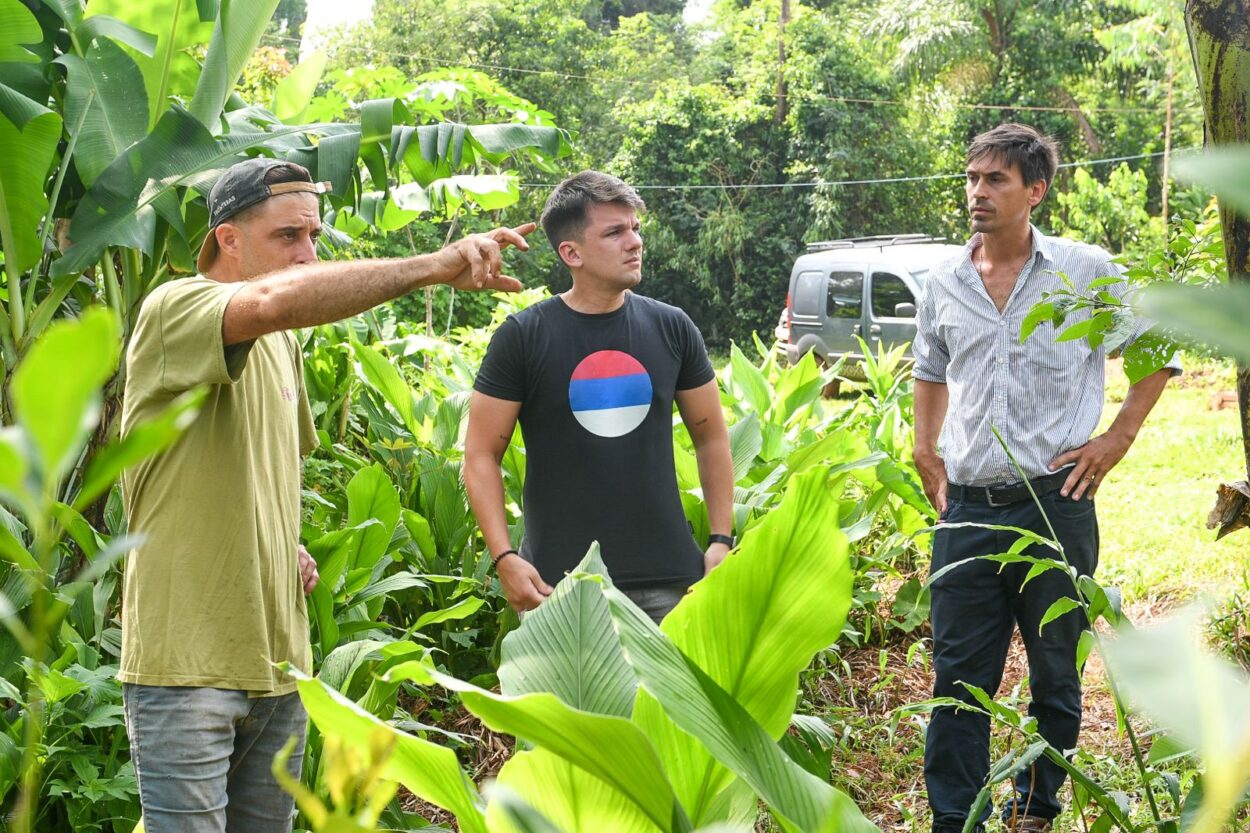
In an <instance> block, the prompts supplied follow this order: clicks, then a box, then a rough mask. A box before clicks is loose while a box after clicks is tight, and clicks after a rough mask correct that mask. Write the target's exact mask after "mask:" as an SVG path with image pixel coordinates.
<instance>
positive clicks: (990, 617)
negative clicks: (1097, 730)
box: [924, 492, 1098, 833]
mask: <svg viewBox="0 0 1250 833" xmlns="http://www.w3.org/2000/svg"><path fill="white" fill-rule="evenodd" d="M1041 502H1042V506H1043V507H1044V508H1045V510H1046V514H1047V516H1048V517H1049V518H1050V522H1051V524H1052V525H1053V526H1054V528H1055V534H1056V535H1057V536H1058V538H1059V541H1060V543H1061V544H1062V545H1063V548H1064V552H1065V553H1066V555H1067V558H1068V561H1069V563H1071V565H1072V566H1073V567H1075V568H1076V569H1077V571H1078V572H1079V573H1080V574H1081V575H1089V576H1092V575H1093V574H1094V569H1095V567H1097V565H1098V519H1097V517H1096V516H1095V513H1094V505H1093V502H1092V501H1088V500H1081V501H1073V500H1070V499H1068V498H1065V497H1063V496H1062V495H1060V494H1059V493H1058V492H1052V493H1051V494H1049V495H1046V496H1045V497H1043V498H1042V499H1041ZM943 520H945V521H946V522H948V523H959V522H974V523H984V524H1005V525H1010V526H1016V527H1021V528H1023V529H1029V530H1032V531H1034V532H1037V533H1039V534H1041V535H1044V536H1046V537H1048V538H1049V537H1050V533H1049V531H1048V530H1047V528H1046V522H1045V520H1044V519H1043V518H1042V516H1041V513H1039V512H1038V510H1037V506H1036V505H1035V504H1034V503H1033V501H1032V500H1028V501H1022V502H1020V503H1014V504H1011V505H1009V506H1000V507H992V506H989V505H987V504H983V503H973V502H967V501H951V502H950V503H949V504H948V506H947V512H946V515H945V516H944V518H943ZM1018 537H1019V536H1018V535H1016V534H1015V533H1013V532H1000V531H997V530H992V529H979V528H975V527H968V528H963V529H947V530H940V531H938V532H937V533H936V534H935V535H934V538H933V566H932V570H933V571H934V572H936V571H937V570H940V569H941V568H943V567H945V566H946V565H948V564H953V563H955V562H957V561H962V560H966V559H971V558H974V556H978V555H991V554H994V553H1003V552H1006V551H1007V550H1008V549H1009V548H1010V547H1011V545H1012V544H1013V543H1015V541H1016V539H1017V538H1018ZM1025 552H1026V553H1027V554H1029V555H1034V556H1038V557H1043V558H1044V557H1051V556H1057V553H1055V552H1054V550H1051V549H1049V548H1047V547H1039V546H1032V547H1029V548H1028V549H1027V550H1025ZM1029 568H1030V565H1029V564H1008V565H1006V566H1005V567H1001V568H1000V566H999V565H998V564H996V563H994V562H992V561H986V560H984V559H978V560H972V561H969V562H968V563H967V564H964V565H962V566H960V567H958V568H956V569H954V570H952V571H951V572H949V573H947V574H946V575H944V576H942V577H941V578H939V579H938V580H937V581H936V582H934V584H933V587H932V619H933V667H934V673H935V675H936V679H935V682H934V686H933V694H934V696H935V697H957V698H959V699H960V700H964V701H966V702H969V703H973V702H974V700H973V698H972V696H971V695H970V694H969V693H968V691H967V690H966V689H965V688H964V687H963V686H962V685H959V683H960V682H961V681H962V682H966V683H970V684H972V685H975V686H977V687H979V688H982V689H984V690H985V691H986V692H987V693H988V694H990V695H991V696H993V695H994V694H995V693H996V692H997V691H998V686H999V684H1000V683H1001V682H1002V678H1003V666H1004V665H1005V663H1006V660H1007V649H1008V647H1009V646H1010V644H1011V636H1012V631H1013V630H1014V629H1015V627H1016V626H1019V628H1020V635H1021V637H1022V638H1023V640H1024V647H1025V651H1026V653H1027V655H1028V659H1029V686H1030V690H1031V692H1032V694H1033V700H1032V703H1030V705H1029V714H1030V715H1031V716H1033V717H1035V718H1037V724H1038V730H1039V732H1040V733H1041V735H1042V737H1044V738H1046V740H1047V741H1048V742H1049V743H1050V744H1051V746H1053V747H1055V748H1056V749H1059V750H1068V749H1072V748H1074V747H1075V746H1076V738H1077V734H1078V733H1079V731H1080V727H1081V677H1080V673H1079V672H1078V671H1077V669H1076V646H1077V641H1078V640H1079V638H1080V635H1081V631H1082V630H1084V629H1085V627H1086V619H1085V616H1084V614H1083V613H1082V612H1081V611H1079V610H1074V611H1071V612H1069V613H1065V614H1064V615H1063V616H1061V617H1059V618H1058V619H1056V620H1054V621H1052V622H1050V623H1048V624H1047V625H1046V629H1045V630H1044V631H1042V633H1041V635H1039V634H1038V624H1039V623H1040V622H1041V620H1042V617H1043V616H1044V615H1045V613H1046V611H1047V609H1048V608H1049V607H1050V605H1051V603H1052V602H1054V601H1055V600H1056V599H1058V598H1059V597H1061V596H1075V593H1076V591H1075V588H1074V587H1073V586H1072V581H1071V580H1070V579H1069V577H1068V576H1067V575H1066V574H1065V573H1064V572H1063V571H1062V570H1049V571H1047V572H1045V573H1043V574H1042V575H1040V576H1038V577H1036V578H1034V579H1033V580H1032V581H1030V582H1029V583H1028V585H1027V586H1025V588H1024V590H1023V591H1021V589H1020V585H1021V583H1022V582H1023V581H1024V578H1025V576H1026V574H1027V573H1028V571H1029ZM989 748H990V723H989V718H988V717H985V716H984V715H981V714H976V713H973V712H967V711H962V710H959V711H957V710H955V709H952V708H942V709H937V710H936V711H934V713H933V719H932V721H930V723H929V730H928V732H927V734H926V737H925V756H924V770H925V783H926V785H927V786H928V791H929V806H930V807H931V808H932V810H933V829H934V831H941V833H957V831H959V830H960V829H962V827H963V824H964V820H965V819H966V818H967V816H968V810H969V808H970V807H971V805H972V802H973V801H974V800H975V798H976V795H977V793H978V792H979V791H980V790H981V788H982V787H983V786H985V780H986V777H987V775H988V774H989V766H990V757H989ZM1063 779H1064V772H1063V770H1062V769H1060V768H1059V767H1058V766H1057V765H1055V764H1054V763H1053V762H1052V761H1050V760H1049V759H1047V758H1046V757H1044V756H1043V757H1041V758H1039V759H1038V760H1037V762H1036V763H1035V764H1033V766H1031V767H1029V768H1028V769H1025V770H1024V771H1023V772H1021V773H1020V774H1019V775H1018V776H1017V777H1016V786H1015V796H1014V798H1013V800H1012V801H1009V802H1008V803H1007V806H1006V807H1004V808H1003V817H1004V818H1009V817H1010V816H1011V814H1012V812H1013V810H1015V811H1017V812H1019V813H1022V814H1023V813H1027V814H1028V815H1032V816H1041V817H1043V818H1054V817H1055V816H1056V815H1058V814H1059V810H1060V805H1059V800H1058V797H1057V794H1058V792H1059V787H1060V786H1061V785H1062V784H1063ZM990 812H991V811H990V809H989V808H988V807H987V808H986V809H985V811H984V812H983V814H982V816H981V818H980V819H979V820H978V821H980V822H983V821H985V819H986V818H988V817H989V815H990Z"/></svg>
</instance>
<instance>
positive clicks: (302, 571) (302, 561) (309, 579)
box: [296, 544, 321, 596]
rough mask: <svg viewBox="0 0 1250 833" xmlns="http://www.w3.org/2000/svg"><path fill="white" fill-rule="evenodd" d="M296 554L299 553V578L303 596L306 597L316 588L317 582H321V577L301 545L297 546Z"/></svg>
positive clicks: (314, 563)
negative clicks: (301, 583) (302, 587)
mask: <svg viewBox="0 0 1250 833" xmlns="http://www.w3.org/2000/svg"><path fill="white" fill-rule="evenodd" d="M296 552H298V553H299V577H300V581H301V582H303V585H304V595H305V596H307V595H308V594H309V593H311V592H312V591H313V589H314V588H315V587H316V586H317V582H319V581H321V575H320V574H319V573H318V572H317V562H316V561H314V560H313V557H312V556H311V555H309V554H308V550H306V549H304V545H303V544H300V545H299V548H298V549H297V550H296Z"/></svg>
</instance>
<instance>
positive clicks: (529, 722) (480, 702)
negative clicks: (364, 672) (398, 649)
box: [387, 662, 690, 831]
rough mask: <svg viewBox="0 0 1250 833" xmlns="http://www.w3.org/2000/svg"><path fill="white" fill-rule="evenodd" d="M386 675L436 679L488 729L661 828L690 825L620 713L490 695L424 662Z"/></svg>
mask: <svg viewBox="0 0 1250 833" xmlns="http://www.w3.org/2000/svg"><path fill="white" fill-rule="evenodd" d="M387 679H390V680H395V679H413V680H416V681H418V682H437V683H438V684H439V685H442V686H443V687H445V688H449V689H451V690H452V691H456V692H459V694H460V697H461V699H462V700H463V701H464V705H465V708H467V709H468V710H469V711H471V712H473V714H475V715H477V716H478V717H479V718H481V720H482V722H483V723H484V724H485V725H486V726H488V727H489V728H491V729H492V730H494V731H496V732H506V733H508V734H510V735H514V736H516V737H518V738H520V739H522V740H524V741H526V742H528V743H532V744H534V745H535V746H538V747H541V748H542V749H544V750H546V751H547V752H550V753H551V754H553V755H557V756H559V757H560V758H561V759H563V760H565V761H567V762H569V763H570V764H572V765H573V766H575V767H578V768H579V769H582V770H585V771H586V772H587V773H589V774H590V775H593V776H594V777H595V778H597V779H599V780H600V781H602V782H604V783H605V784H608V785H610V786H611V787H612V788H613V789H615V790H616V791H617V792H619V793H620V794H621V795H623V796H625V797H626V798H627V799H628V800H629V801H630V802H631V803H632V804H633V805H635V806H636V807H637V808H638V809H639V810H640V811H641V812H642V813H643V814H644V815H645V816H646V817H647V818H648V819H650V820H651V822H652V823H653V824H654V825H656V826H657V827H659V828H660V829H661V830H668V831H688V830H690V821H689V819H688V818H686V814H685V812H684V811H683V810H682V808H681V805H680V804H678V803H677V798H676V796H675V795H674V794H673V788H672V787H671V786H670V785H669V783H668V780H667V779H666V778H665V777H664V769H663V768H662V767H661V766H660V760H659V758H657V757H656V754H655V749H653V748H652V746H651V744H650V743H649V742H648V741H647V738H646V736H645V735H643V734H642V732H641V731H639V729H638V727H637V726H635V725H634V724H633V723H631V722H630V721H628V720H625V719H624V718H620V717H614V716H612V715H603V714H592V713H590V712H585V711H581V710H579V709H575V708H572V707H570V706H568V705H567V704H565V703H564V702H563V701H561V700H560V698H558V697H556V696H555V695H554V694H550V693H548V692H538V693H534V694H523V695H521V696H518V697H508V696H506V695H502V694H495V693H493V692H490V691H486V690H485V689H481V688H478V687H477V686H475V685H472V684H471V683H466V682H463V681H461V680H457V679H456V678H454V677H449V676H448V675H446V674H443V673H441V672H439V671H436V670H434V669H433V668H430V667H429V666H427V665H425V664H424V663H413V662H408V663H403V664H402V665H397V666H395V668H393V669H391V671H390V672H388V674H387ZM522 795H524V796H525V797H526V798H527V800H529V801H530V802H531V803H533V804H537V805H538V806H544V807H550V806H551V802H553V801H556V800H558V797H557V796H556V795H554V794H552V793H550V792H544V794H543V795H541V796H534V795H526V794H525V793H522Z"/></svg>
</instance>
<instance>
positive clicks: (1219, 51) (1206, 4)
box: [1185, 0, 1250, 480]
mask: <svg viewBox="0 0 1250 833" xmlns="http://www.w3.org/2000/svg"><path fill="white" fill-rule="evenodd" d="M1185 28H1186V30H1187V31H1188V32H1189V47H1190V50H1191V51H1192V52H1193V57H1194V69H1195V70H1196V71H1197V73H1198V86H1199V88H1200V90H1201V93H1202V107H1203V111H1204V114H1205V116H1206V144H1208V145H1232V144H1246V143H1250V0H1188V2H1187V3H1186V4H1185ZM1220 222H1221V224H1222V225H1223V227H1224V250H1225V256H1226V258H1227V261H1228V279H1229V281H1230V282H1239V283H1244V284H1246V285H1247V286H1250V217H1247V216H1245V215H1244V214H1240V213H1238V212H1236V211H1234V210H1233V209H1232V207H1231V206H1229V205H1228V204H1227V203H1226V202H1225V201H1224V200H1220ZM1237 404H1238V406H1239V408H1240V413H1241V440H1242V444H1243V448H1244V450H1245V458H1246V460H1245V462H1246V478H1247V479H1248V480H1250V365H1248V364H1247V363H1245V362H1239V363H1238V365H1237Z"/></svg>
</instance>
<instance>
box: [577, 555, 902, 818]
mask: <svg viewBox="0 0 1250 833" xmlns="http://www.w3.org/2000/svg"><path fill="white" fill-rule="evenodd" d="M723 566H724V565H723V564H722V568H723ZM718 569H720V568H718ZM713 574H715V573H713ZM582 580H583V581H588V580H589V579H582ZM605 592H606V594H607V596H608V600H609V602H610V603H611V606H612V618H613V621H614V622H615V623H616V627H617V632H618V633H620V635H621V645H622V647H623V648H624V650H625V656H626V658H627V659H628V660H629V663H630V665H632V666H633V668H634V671H635V672H636V673H637V674H638V678H639V679H640V680H641V681H642V684H643V686H644V688H645V689H646V690H647V691H648V692H650V693H651V694H652V695H653V696H655V697H656V698H657V699H658V700H659V701H660V702H661V703H663V704H664V708H665V709H666V711H667V713H668V715H669V716H670V717H671V718H672V719H673V720H674V721H675V723H676V724H677V725H678V726H680V727H681V729H682V731H685V732H688V733H689V734H690V735H691V736H692V737H695V738H698V740H699V742H700V743H702V744H703V745H704V746H706V748H707V749H708V750H710V751H711V752H712V754H714V755H715V756H716V758H717V759H719V760H720V761H721V762H722V763H723V764H724V765H725V766H726V767H728V768H729V769H730V770H732V771H733V772H735V773H736V774H737V775H739V776H740V777H741V778H742V779H743V780H744V781H746V782H747V783H748V784H750V785H751V788H752V789H754V790H755V791H756V793H757V794H758V795H759V796H760V798H762V799H763V800H764V801H765V802H766V803H767V804H768V805H769V807H770V808H772V810H773V812H774V813H776V814H777V815H779V816H780V817H782V818H783V819H785V820H786V821H787V822H788V823H789V824H791V825H793V826H794V827H797V828H798V829H799V830H803V831H812V832H813V833H814V832H815V831H822V832H823V831H830V833H832V831H838V833H868V832H869V831H875V830H877V828H876V827H875V825H873V824H872V823H871V822H869V821H868V820H867V819H865V818H864V817H863V814H861V813H860V812H859V808H858V807H856V806H855V802H853V801H852V800H851V799H850V798H849V797H848V796H847V795H846V794H845V793H843V792H841V791H840V790H837V789H834V787H832V786H831V785H830V784H828V783H826V782H824V781H822V780H821V779H819V778H817V777H816V776H815V775H812V774H811V773H810V772H808V771H806V770H805V769H803V768H802V767H800V766H799V765H798V764H797V763H795V762H794V761H793V760H791V759H790V758H789V757H788V756H787V755H786V754H785V753H784V752H783V751H782V750H781V747H780V746H778V745H777V743H776V741H775V740H773V738H772V737H771V736H770V733H769V732H768V731H767V730H765V728H764V727H763V726H761V725H760V724H759V723H758V722H757V721H756V720H755V719H754V718H753V717H752V716H751V715H750V714H749V713H748V712H747V710H746V709H744V708H743V707H742V705H741V704H739V703H738V702H737V701H736V700H735V699H734V698H733V697H732V696H731V695H730V694H729V693H728V692H726V691H725V689H723V688H721V687H720V686H719V685H717V684H716V682H715V681H714V680H713V679H712V678H710V677H709V676H708V675H707V674H705V673H703V671H702V670H701V669H700V668H699V666H698V665H696V664H695V663H694V662H693V661H691V660H690V659H689V658H688V657H686V656H685V655H684V654H683V653H682V652H681V651H680V650H679V649H678V648H677V646H676V645H675V644H673V642H672V641H671V640H670V639H669V638H668V637H667V636H666V635H665V634H664V633H663V632H661V631H660V629H659V628H657V627H656V626H655V624H654V623H653V622H652V621H651V619H650V618H649V617H648V616H647V615H646V614H645V613H643V612H642V611H641V610H639V609H638V608H637V606H635V605H634V604H633V603H632V602H630V601H629V599H628V598H627V597H626V596H625V595H624V594H623V593H621V592H620V591H619V590H617V589H616V588H614V587H608V588H607V589H606V590H605ZM726 609H727V608H721V611H722V612H724V611H725V610H726ZM816 618H819V617H816ZM665 621H666V623H667V621H668V620H667V619H666V620H665ZM710 624H712V623H709V625H710ZM807 624H809V625H810V624H811V621H810V620H809V621H808V623H807ZM641 697H642V695H641V694H640V695H639V700H640V703H639V704H640V705H641ZM670 772H671V770H670Z"/></svg>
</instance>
